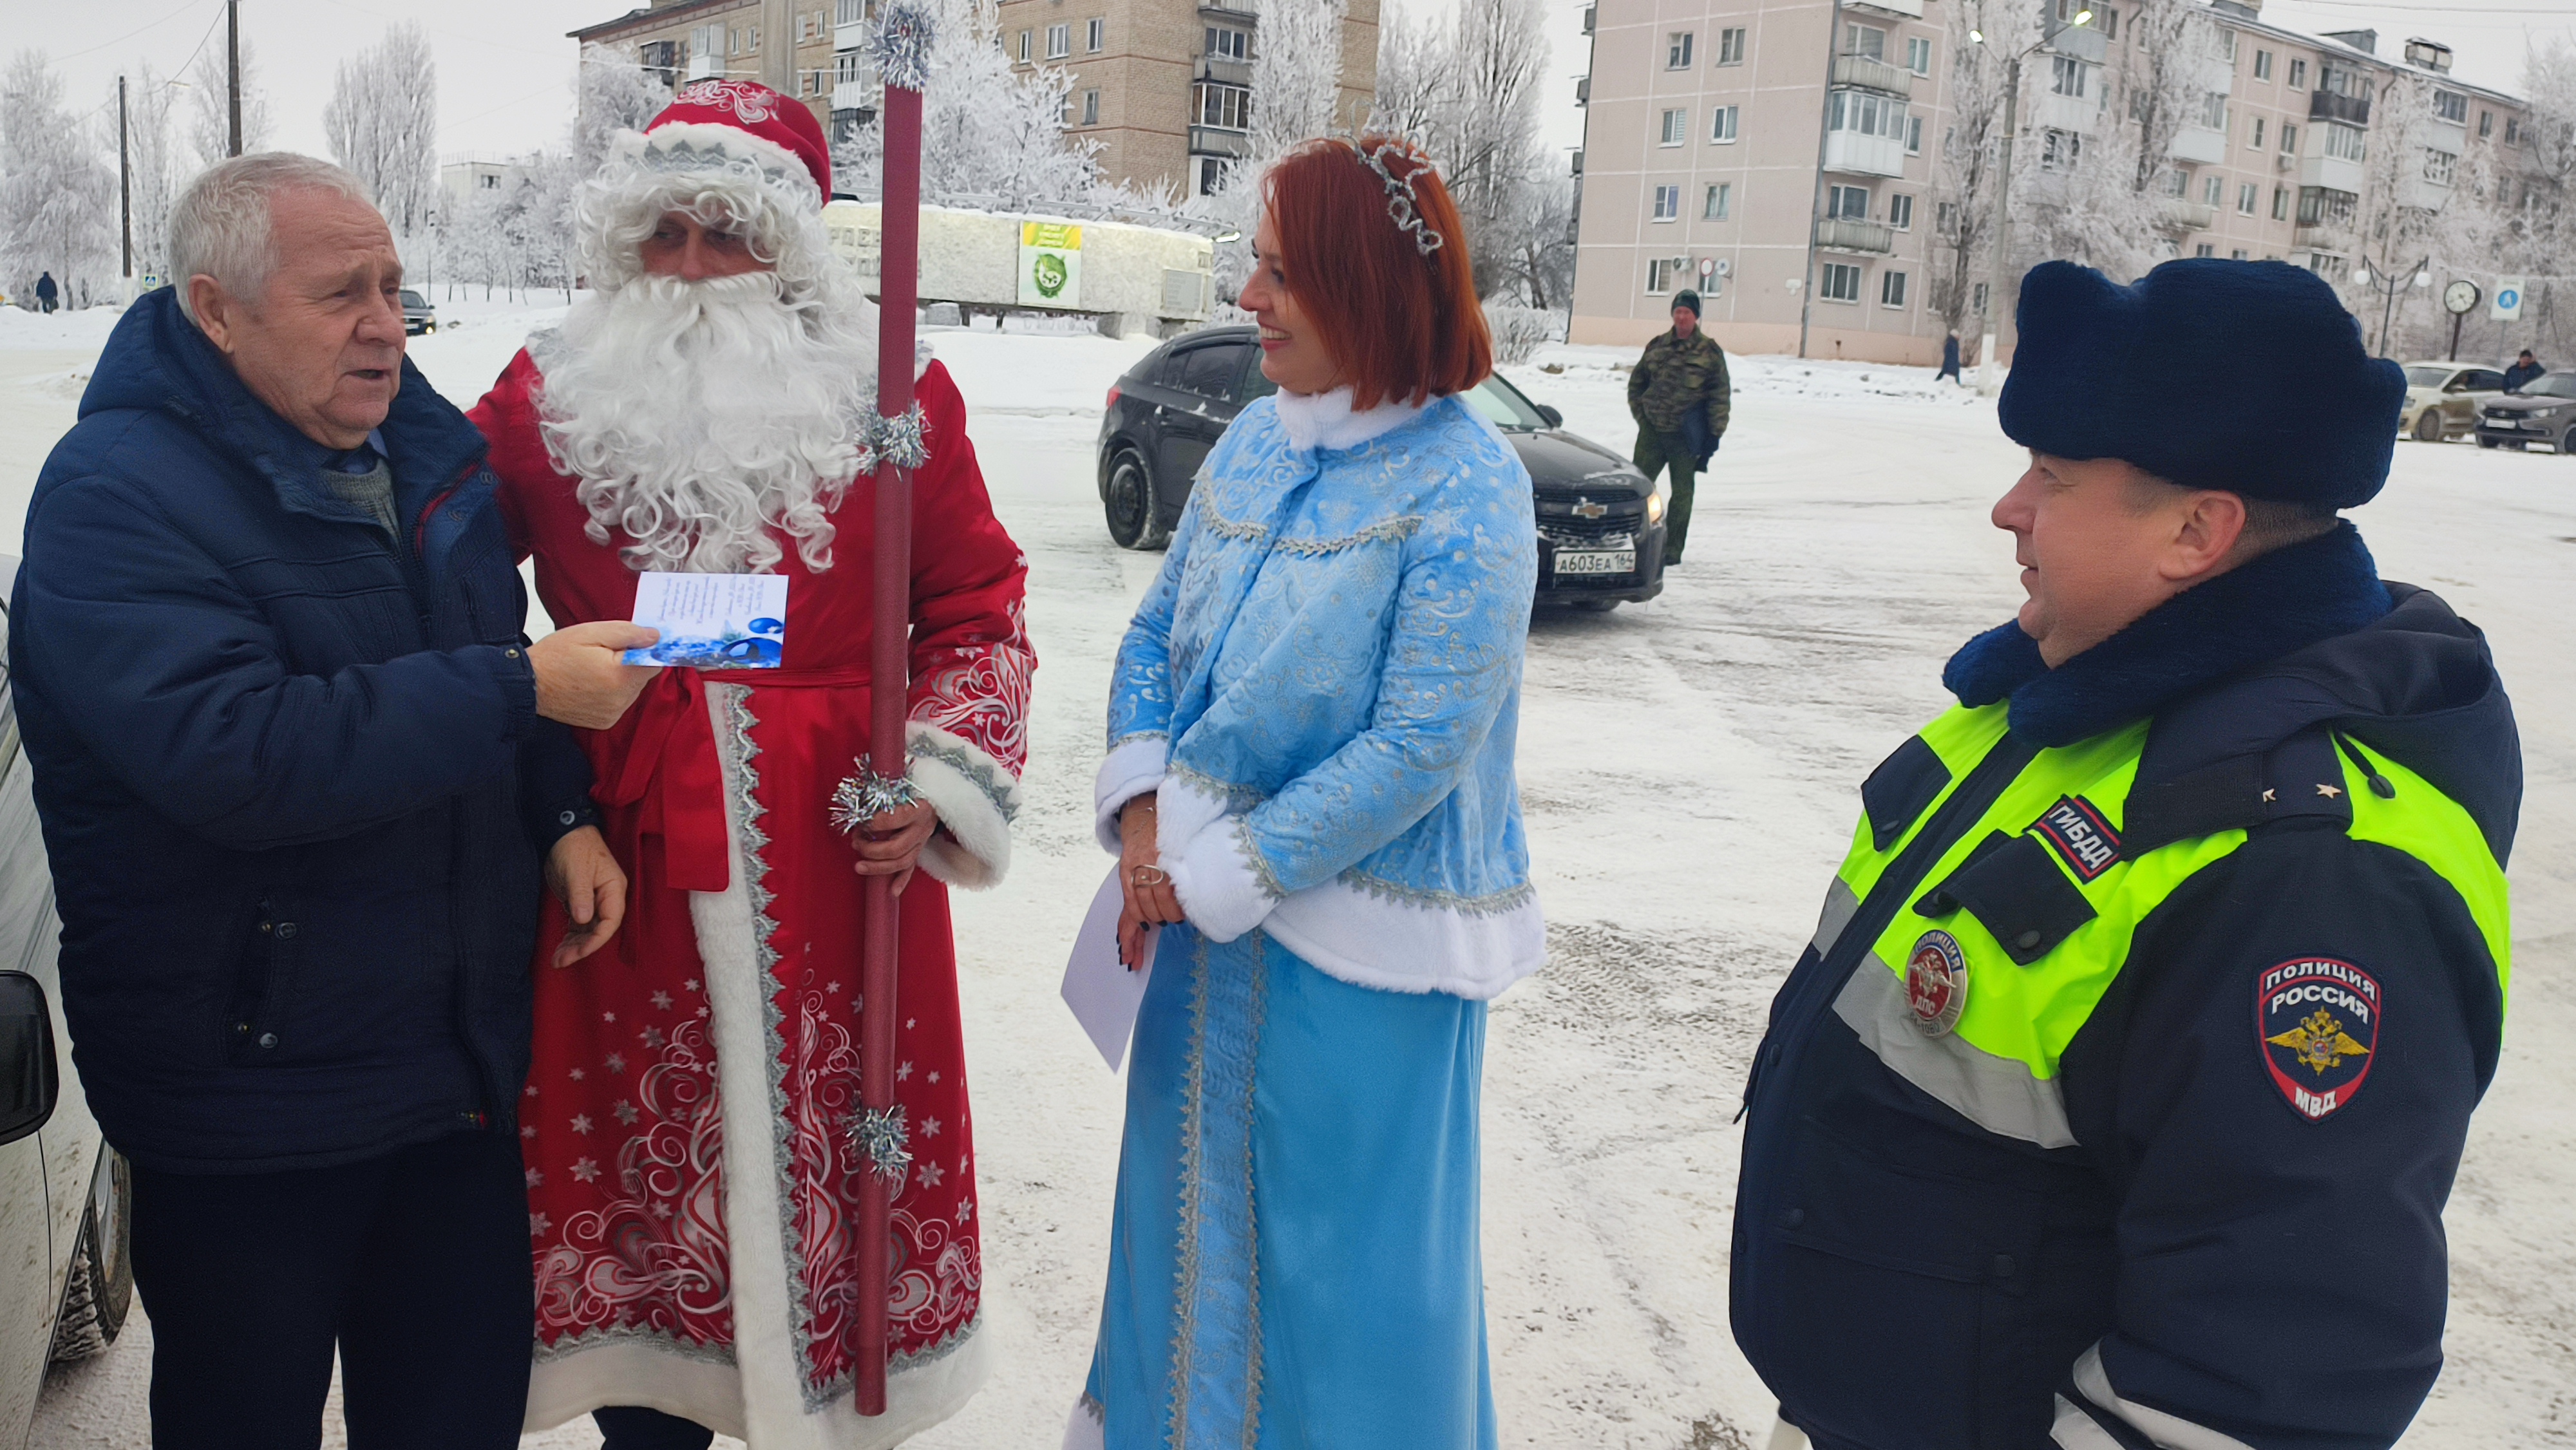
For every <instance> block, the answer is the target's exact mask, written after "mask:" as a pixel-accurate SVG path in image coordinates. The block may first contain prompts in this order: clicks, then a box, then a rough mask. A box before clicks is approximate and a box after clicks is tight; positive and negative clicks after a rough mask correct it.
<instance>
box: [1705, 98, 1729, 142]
mask: <svg viewBox="0 0 2576 1450" xmlns="http://www.w3.org/2000/svg"><path fill="white" fill-rule="evenodd" d="M1708 139H1710V140H1711V141H1715V142H1717V143H1718V144H1719V145H1721V146H1722V145H1726V144H1727V143H1729V142H1732V141H1733V140H1734V139H1735V108H1734V107H1733V106H1719V107H1718V108H1716V109H1715V110H1713V111H1711V112H1709V122H1708Z"/></svg>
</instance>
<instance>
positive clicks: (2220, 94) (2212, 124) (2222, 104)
mask: <svg viewBox="0 0 2576 1450" xmlns="http://www.w3.org/2000/svg"><path fill="white" fill-rule="evenodd" d="M2200 124H2202V125H2204V126H2207V127H2208V128H2209V129H2211V130H2213V131H2217V132H2220V133H2222V134H2224V133H2225V132H2226V130H2227V92H2225V91H2208V92H2204V93H2203V94H2202V96H2201V98H2200Z"/></svg>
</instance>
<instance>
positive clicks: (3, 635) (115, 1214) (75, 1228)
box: [0, 555, 133, 1447]
mask: <svg viewBox="0 0 2576 1450" xmlns="http://www.w3.org/2000/svg"><path fill="white" fill-rule="evenodd" d="M17 572H18V562H17V560H15V559H12V558H9V557H8V556H7V555H0V646H5V645H6V643H7V635H8V605H7V600H8V595H9V588H10V585H11V584H12V582H14V580H15V577H16V575H17ZM7 680H8V666H7V664H6V662H5V657H0V972H5V971H19V972H25V973H27V974H28V975H29V976H32V977H34V978H35V979H36V981H37V983H38V985H40V986H41V987H42V988H43V989H44V994H45V1000H46V1004H47V1006H48V1007H49V1008H50V1009H51V1015H52V1018H53V1023H52V1026H53V1036H54V1056H55V1062H56V1064H57V1068H58V1071H59V1073H60V1075H61V1096H60V1097H59V1098H58V1099H57V1100H56V1101H55V1104H54V1110H53V1114H52V1116H50V1117H48V1118H47V1119H46V1120H45V1122H44V1126H42V1127H41V1128H38V1129H37V1130H36V1131H35V1132H34V1133H32V1134H30V1135H28V1136H27V1137H24V1138H21V1139H19V1140H18V1141H16V1142H14V1143H7V1144H0V1446H9V1447H17V1446H23V1445H25V1444H26V1443H27V1436H28V1432H29V1427H30V1425H31V1424H32V1422H33V1421H34V1419H35V1414H36V1396H37V1394H38V1392H39V1391H40V1390H42V1389H43V1387H44V1381H45V1366H46V1365H47V1364H48V1363H50V1362H51V1361H52V1359H53V1358H54V1351H55V1349H56V1347H57V1339H58V1337H59V1335H58V1331H61V1330H64V1329H65V1328H66V1326H65V1325H64V1324H63V1323H62V1320H63V1317H64V1316H63V1311H64V1307H65V1299H66V1295H65V1289H66V1286H67V1285H69V1284H70V1283H71V1281H72V1278H73V1274H74V1265H75V1262H76V1261H79V1260H81V1257H82V1249H83V1247H84V1245H83V1242H82V1237H83V1234H84V1231H96V1232H103V1233H104V1234H105V1235H106V1236H107V1237H109V1238H110V1239H111V1240H112V1241H113V1242H114V1245H115V1246H114V1248H113V1249H112V1250H111V1255H112V1258H113V1260H114V1267H115V1272H114V1273H113V1274H111V1275H110V1276H109V1277H110V1278H111V1279H112V1280H113V1281H114V1283H115V1285H116V1287H115V1288H114V1289H113V1290H112V1291H111V1293H110V1294H109V1296H108V1298H109V1300H110V1301H111V1302H109V1303H108V1304H106V1305H105V1306H104V1307H105V1309H106V1310H107V1311H108V1312H107V1313H106V1316H105V1317H106V1323H105V1325H104V1326H101V1327H103V1328H104V1329H105V1336H104V1337H105V1338H112V1337H113V1336H114V1329H115V1326H116V1325H119V1324H121V1323H122V1322H123V1320H124V1317H125V1300H126V1298H127V1297H128V1296H130V1294H131V1292H132V1287H133V1284H132V1278H131V1274H130V1270H129V1269H127V1268H126V1266H125V1265H124V1264H123V1262H122V1261H123V1259H124V1243H123V1240H124V1237H125V1235H124V1233H123V1231H122V1224H123V1220H124V1201H123V1199H124V1195H123V1184H122V1181H121V1180H122V1176H123V1175H122V1174H121V1173H118V1172H117V1171H115V1164H114V1155H112V1154H110V1153H108V1152H107V1149H106V1145H105V1143H104V1142H103V1141H102V1140H101V1138H100V1136H99V1129H98V1120H97V1119H96V1118H94V1117H92V1116H91V1115H90V1110H89V1102H88V1100H87V1099H86V1098H85V1097H83V1096H82V1094H81V1088H80V1074H79V1073H78V1072H77V1071H76V1070H75V1069H74V1068H73V1066H72V1044H71V1035H70V1032H69V1030H68V1029H67V1028H66V1027H65V1026H64V1024H63V1015H62V1000H63V999H62V978H61V975H60V973H59V972H58V971H57V969H56V962H55V958H56V953H57V951H58V949H59V946H60V940H59V938H60V926H61V923H60V921H59V919H58V918H57V917H56V916H55V915H54V884H53V875H52V873H51V872H50V871H49V870H48V869H47V867H46V863H45V842H44V837H43V835H42V834H41V833H40V832H39V831H38V829H37V824H36V802H35V795H34V790H33V784H32V782H33V776H34V772H33V770H32V769H31V767H30V766H29V765H28V763H27V759H26V753H25V752H24V751H22V750H20V749H19V742H18V717H17V711H16V708H15V706H14V705H13V704H12V703H11V701H10V700H9V698H8V695H7V693H6V690H5V686H6V684H7ZM94 1206H95V1209H96V1210H97V1213H96V1214H95V1217H94V1211H93V1210H94ZM93 1222H97V1223H100V1224H103V1225H104V1226H105V1227H104V1228H103V1229H101V1230H93V1229H91V1225H92V1223H93ZM81 1271H82V1272H83V1273H84V1274H86V1273H87V1272H88V1265H87V1264H86V1263H83V1264H82V1266H81ZM84 1300H85V1302H84V1305H83V1306H82V1307H83V1308H84V1310H93V1311H94V1310H95V1309H96V1308H97V1307H98V1306H93V1305H89V1304H87V1303H86V1296H84ZM70 1337H71V1338H73V1339H75V1340H77V1339H79V1338H80V1337H81V1336H80V1334H78V1333H77V1332H75V1333H74V1334H73V1335H71V1336H70ZM103 1342H104V1338H101V1339H98V1340H96V1341H95V1342H93V1343H91V1344H90V1345H89V1346H88V1347H90V1348H95V1347H96V1345H97V1344H98V1343H103Z"/></svg>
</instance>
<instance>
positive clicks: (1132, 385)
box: [1100, 327, 1665, 609]
mask: <svg viewBox="0 0 2576 1450" xmlns="http://www.w3.org/2000/svg"><path fill="white" fill-rule="evenodd" d="M1257 335H1258V334H1257V332H1256V330H1255V329H1253V328H1250V327H1212V328H1209V329H1207V330H1206V331H1204V332H1193V333H1191V334H1189V335H1188V336H1186V337H1179V338H1174V339H1173V340H1172V341H1170V342H1167V343H1165V344H1163V345H1162V346H1161V347H1158V348H1156V349H1154V350H1153V351H1152V352H1150V353H1147V354H1146V355H1145V357H1144V358H1143V360H1142V361H1140V362H1138V363H1137V364H1136V366H1134V367H1132V368H1130V369H1128V370H1127V375H1126V376H1125V377H1122V378H1120V379H1119V380H1118V383H1117V385H1116V386H1115V387H1112V388H1111V389H1110V390H1109V401H1108V404H1107V407H1106V408H1105V409H1104V411H1103V412H1102V414H1101V418H1100V502H1101V505H1102V507H1103V509H1104V510H1105V511H1106V512H1107V514H1108V517H1109V537H1110V538H1112V539H1114V540H1116V541H1117V542H1118V543H1119V544H1120V545H1121V546H1122V547H1125V548H1129V549H1154V548H1160V547H1161V546H1162V545H1163V543H1164V541H1165V540H1167V539H1169V538H1170V537H1171V536H1172V528H1173V526H1174V525H1176V524H1178V523H1179V522H1180V519H1181V508H1182V505H1184V504H1185V503H1187V502H1188V501H1189V496H1190V481H1191V480H1192V479H1193V478H1195V477H1196V476H1197V475H1198V471H1199V464H1200V463H1201V462H1202V461H1204V460H1205V459H1206V458H1207V456H1208V450H1210V449H1212V448H1214V447H1215V446H1216V440H1217V438H1218V436H1219V435H1220V434H1222V433H1224V432H1225V429H1226V425H1227V424H1229V423H1231V422H1233V421H1234V418H1235V415H1236V414H1237V413H1240V412H1242V411H1243V410H1244V408H1245V407H1246V406H1247V405H1249V404H1250V403H1251V402H1252V401H1253V400H1254V399H1256V398H1261V397H1265V396H1267V395H1268V394H1270V393H1273V392H1276V391H1278V389H1277V387H1276V385H1274V384H1273V383H1272V382H1271V381H1270V380H1269V379H1268V378H1265V377H1263V376H1262V375H1261V347H1260V344H1259V342H1258V341H1257ZM1466 396H1467V401H1468V402H1469V403H1470V404H1472V405H1474V407H1475V408H1476V410H1477V411H1479V412H1481V413H1483V414H1484V415H1485V416H1486V417H1487V418H1490V419H1492V420H1493V422H1494V426H1495V427H1497V428H1499V429H1501V430H1502V434H1503V436H1504V437H1505V438H1507V439H1509V440H1511V444H1512V447H1513V449H1514V450H1515V451H1516V452H1518V453H1519V454H1520V458H1521V464H1522V466H1524V467H1526V468H1527V469H1529V474H1530V485H1531V488H1532V490H1533V491H1534V494H1535V497H1534V498H1533V500H1532V502H1533V503H1534V504H1535V506H1536V508H1537V511H1538V552H1539V568H1538V601H1539V602H1540V603H1542V604H1573V605H1578V606H1582V607H1587V608H1593V609H1608V608H1610V607H1611V606H1613V605H1616V604H1618V603H1620V602H1622V601H1634V600H1643V599H1652V598H1654V597H1655V596H1656V595H1657V594H1659V593H1661V592H1663V587H1664V502H1665V500H1664V496H1663V494H1662V493H1661V492H1660V491H1659V490H1658V489H1657V488H1656V486H1655V485H1653V484H1651V483H1648V482H1647V481H1646V477H1645V475H1644V474H1642V473H1639V472H1638V471H1637V469H1636V466H1635V465H1633V464H1631V463H1630V462H1629V461H1628V460H1627V459H1625V458H1622V457H1620V456H1619V455H1618V454H1616V453H1613V452H1611V451H1610V450H1609V449H1607V448H1604V447H1602V446H1601V445H1600V444H1598V443H1595V442H1593V441H1592V440H1590V439H1588V438H1584V437H1580V436H1578V435H1576V434H1573V433H1568V432H1566V431H1565V427H1564V424H1565V418H1564V415H1563V414H1561V413H1559V412H1557V411H1556V410H1555V409H1554V408H1551V407H1548V406H1546V405H1545V404H1541V403H1533V402H1531V401H1530V400H1529V399H1528V398H1527V397H1525V396H1523V395H1522V393H1521V390H1520V389H1518V388H1515V387H1513V386H1512V385H1511V384H1510V383H1508V382H1505V381H1504V380H1503V379H1502V378H1501V377H1500V376H1495V377H1490V378H1487V379H1486V380H1485V381H1483V382H1482V383H1479V384H1477V385H1476V387H1475V388H1474V389H1472V390H1471V391H1470V392H1468V394H1467V395H1466Z"/></svg>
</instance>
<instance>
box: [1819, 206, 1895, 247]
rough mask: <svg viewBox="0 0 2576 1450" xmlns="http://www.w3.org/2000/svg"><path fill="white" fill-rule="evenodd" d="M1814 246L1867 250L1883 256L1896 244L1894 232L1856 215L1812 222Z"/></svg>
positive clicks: (1832, 217) (1889, 228) (1830, 217)
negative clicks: (1814, 225) (1814, 227)
mask: <svg viewBox="0 0 2576 1450" xmlns="http://www.w3.org/2000/svg"><path fill="white" fill-rule="evenodd" d="M1816 245H1817V246H1819V247H1822V248H1824V249H1825V250H1827V251H1829V252H1867V253H1870V254H1871V255H1873V256H1880V257H1883V256H1886V255H1887V254H1888V253H1889V252H1890V251H1892V250H1894V249H1895V247H1896V231H1895V229H1894V228H1892V227H1886V226H1882V225H1880V224H1879V223H1877V222H1865V221H1862V220H1860V219H1859V218H1857V217H1847V216H1829V217H1827V218H1825V219H1824V220H1823V221H1820V222H1818V223H1816Z"/></svg>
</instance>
